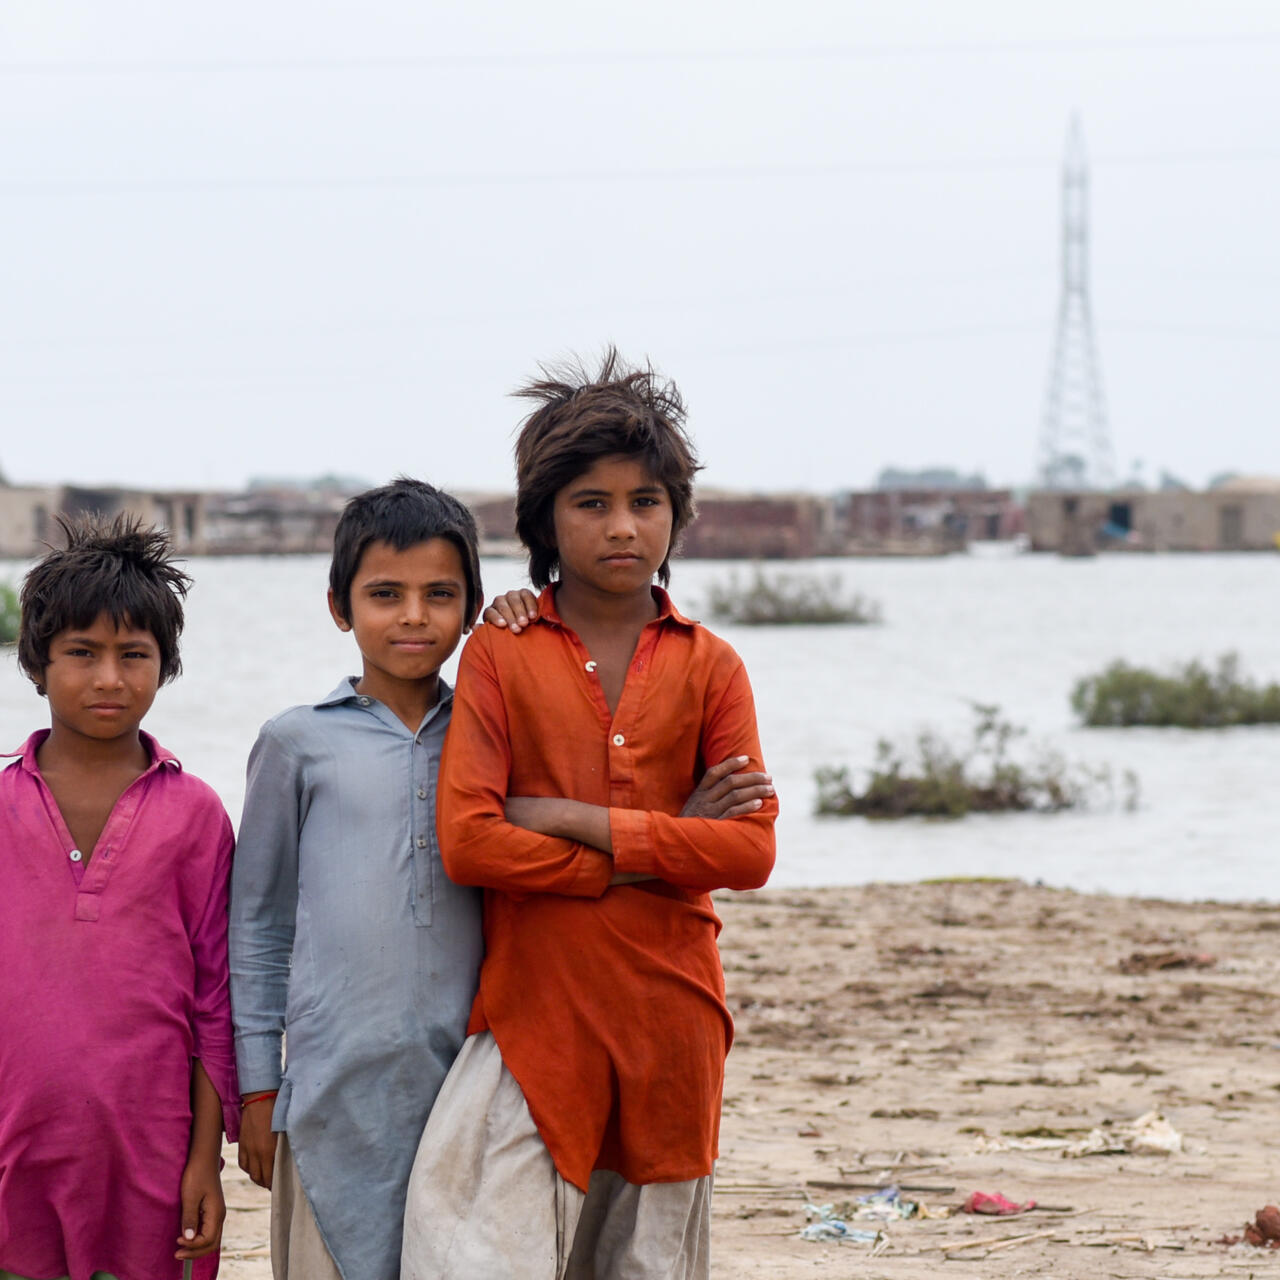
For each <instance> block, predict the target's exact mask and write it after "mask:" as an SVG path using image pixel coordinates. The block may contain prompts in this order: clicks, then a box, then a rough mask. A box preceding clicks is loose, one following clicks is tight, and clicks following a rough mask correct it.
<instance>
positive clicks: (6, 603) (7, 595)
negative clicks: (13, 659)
mask: <svg viewBox="0 0 1280 1280" xmlns="http://www.w3.org/2000/svg"><path fill="white" fill-rule="evenodd" d="M18 617H19V610H18V593H17V592H16V591H15V590H14V589H13V588H12V587H11V586H10V585H9V584H8V583H7V582H0V644H13V643H15V642H16V641H17V639H18Z"/></svg>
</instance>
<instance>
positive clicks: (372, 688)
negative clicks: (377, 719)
mask: <svg viewBox="0 0 1280 1280" xmlns="http://www.w3.org/2000/svg"><path fill="white" fill-rule="evenodd" d="M356 692H357V693H363V694H365V695H366V696H367V697H370V698H377V700H378V701H379V702H381V703H382V705H383V706H384V707H386V708H387V709H388V710H389V711H390V712H391V713H392V715H394V716H395V717H396V719H397V720H399V721H401V723H403V724H404V725H405V726H407V727H408V728H409V729H411V730H413V731H414V732H415V733H416V732H417V729H418V726H419V725H420V724H421V723H422V720H423V717H424V716H425V715H426V714H427V712H428V711H430V710H431V708H432V707H434V706H435V705H436V703H437V702H439V701H440V673H439V672H438V671H437V672H435V673H433V674H432V675H430V676H428V677H426V678H425V679H423V680H404V681H400V680H395V681H384V680H371V679H370V678H369V677H368V676H367V675H363V676H361V677H360V679H359V680H357V681H356Z"/></svg>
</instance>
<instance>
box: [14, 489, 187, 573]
mask: <svg viewBox="0 0 1280 1280" xmlns="http://www.w3.org/2000/svg"><path fill="white" fill-rule="evenodd" d="M205 502H206V495H205V494H203V493H196V492H188V491H160V492H151V491H146V490H137V489H117V488H107V487H104V488H88V487H86V486H83V485H37V486H24V485H0V556H7V557H12V558H14V559H27V558H29V557H31V556H36V555H39V554H40V553H41V552H42V551H43V550H44V549H45V547H46V546H48V545H49V544H50V543H56V542H57V537H56V534H57V532H58V529H57V524H56V517H57V516H59V515H65V516H69V517H71V518H75V517H77V516H82V515H101V516H106V517H110V516H114V515H117V514H119V513H120V512H131V513H133V514H135V515H137V516H138V518H139V519H141V520H142V521H143V522H144V523H145V524H151V525H156V526H158V527H160V528H164V529H168V530H169V534H170V537H171V538H172V540H173V544H174V546H175V547H176V548H177V549H178V550H180V551H186V552H191V553H195V554H198V553H200V552H203V551H204V550H206V544H205Z"/></svg>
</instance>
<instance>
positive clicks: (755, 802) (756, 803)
mask: <svg viewBox="0 0 1280 1280" xmlns="http://www.w3.org/2000/svg"><path fill="white" fill-rule="evenodd" d="M762 804H764V801H763V800H753V801H752V802H751V807H752V808H753V809H758V808H759V807H760V806H761V805H762Z"/></svg>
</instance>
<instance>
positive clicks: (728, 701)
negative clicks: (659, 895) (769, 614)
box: [609, 663, 778, 892]
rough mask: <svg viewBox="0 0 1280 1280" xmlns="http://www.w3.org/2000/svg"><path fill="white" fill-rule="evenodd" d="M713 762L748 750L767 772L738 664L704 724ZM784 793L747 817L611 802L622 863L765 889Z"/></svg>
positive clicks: (672, 878) (704, 746)
mask: <svg viewBox="0 0 1280 1280" xmlns="http://www.w3.org/2000/svg"><path fill="white" fill-rule="evenodd" d="M700 754H701V756H702V758H703V760H704V761H706V763H707V765H714V764H719V763H720V761H722V760H726V759H728V758H729V757H731V756H746V757H748V762H747V763H746V764H745V765H743V766H742V771H743V772H762V771H763V770H764V764H763V762H762V761H761V758H760V736H759V733H758V731H757V729H756V713H755V700H754V699H753V698H752V696H751V685H750V682H749V681H748V679H747V673H746V671H745V669H744V668H743V666H742V664H741V663H738V664H737V666H736V667H735V669H734V670H733V673H732V675H731V676H730V679H729V681H728V684H727V686H726V687H725V689H724V692H723V694H722V695H721V697H720V698H719V700H718V701H717V703H716V704H715V706H714V707H713V708H711V709H710V711H709V713H708V715H707V717H706V720H705V722H704V724H703V726H702V734H701V742H700ZM777 814H778V802H777V799H776V797H773V796H771V797H769V798H768V799H767V800H766V801H765V802H764V804H762V805H761V807H760V808H759V809H757V810H756V812H755V813H752V814H747V815H745V816H743V817H740V818H682V817H678V816H675V815H673V814H669V813H664V812H661V811H659V810H653V809H621V808H611V809H610V811H609V831H610V836H611V838H612V841H613V865H614V867H615V869H616V870H618V871H623V872H634V873H636V874H639V875H652V876H657V877H658V878H659V879H661V880H665V881H666V882H667V883H668V884H674V885H678V886H679V887H680V888H682V889H692V890H695V891H699V892H709V891H711V890H713V889H758V888H759V887H760V886H761V885H762V884H764V883H765V881H766V880H767V879H768V878H769V873H770V872H771V871H772V870H773V862H774V854H775V842H774V833H773V823H774V819H775V818H776V817H777Z"/></svg>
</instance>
